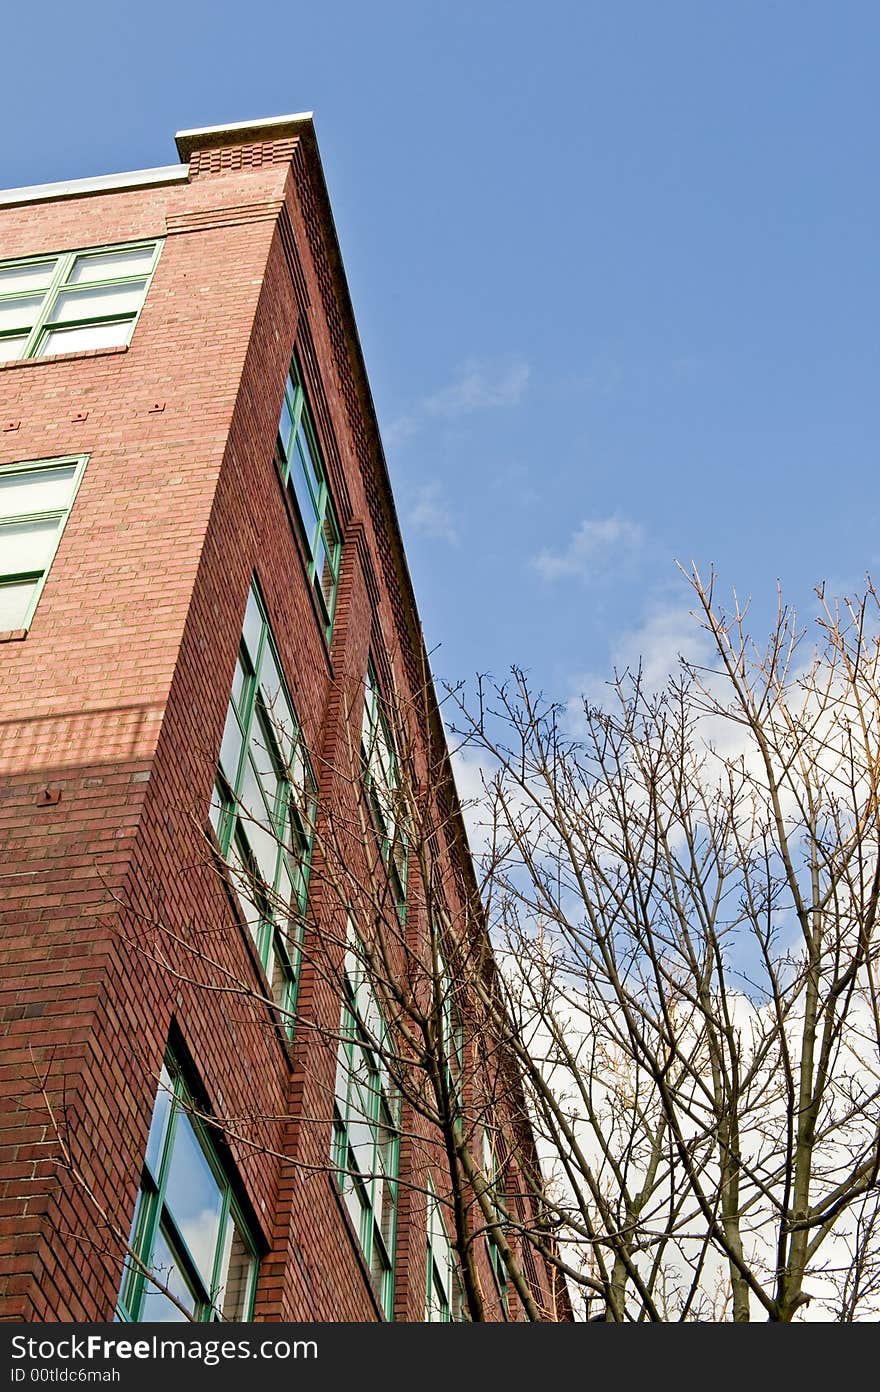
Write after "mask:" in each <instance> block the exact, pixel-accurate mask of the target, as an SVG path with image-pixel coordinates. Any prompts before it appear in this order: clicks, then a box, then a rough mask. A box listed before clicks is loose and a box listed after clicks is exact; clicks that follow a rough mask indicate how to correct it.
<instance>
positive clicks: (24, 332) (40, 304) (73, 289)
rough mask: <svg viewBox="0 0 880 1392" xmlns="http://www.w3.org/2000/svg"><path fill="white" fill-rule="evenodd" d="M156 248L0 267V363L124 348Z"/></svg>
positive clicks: (98, 251) (134, 246) (144, 245)
mask: <svg viewBox="0 0 880 1392" xmlns="http://www.w3.org/2000/svg"><path fill="white" fill-rule="evenodd" d="M160 249H161V242H140V243H135V242H132V243H129V244H127V245H126V246H115V247H98V248H95V249H94V250H89V251H65V252H61V253H60V254H58V255H55V256H40V257H37V258H31V259H30V260H24V261H0V362H10V361H12V360H13V359H14V358H44V357H46V355H47V354H49V353H80V352H84V351H85V350H87V349H89V348H110V347H113V346H115V345H117V344H125V343H128V342H130V340H131V336H132V333H133V332H134V326H135V324H136V323H137V319H138V315H139V314H140V312H141V309H142V307H143V303H144V299H145V297H146V293H147V289H148V287H149V284H150V280H151V278H152V275H153V272H154V270H155V269H156V262H157V260H158V259H159V251H160Z"/></svg>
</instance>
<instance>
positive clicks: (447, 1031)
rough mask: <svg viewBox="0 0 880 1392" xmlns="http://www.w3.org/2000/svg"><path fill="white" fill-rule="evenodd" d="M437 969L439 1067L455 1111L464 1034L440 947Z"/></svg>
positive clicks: (459, 1094)
mask: <svg viewBox="0 0 880 1392" xmlns="http://www.w3.org/2000/svg"><path fill="white" fill-rule="evenodd" d="M438 936H439V934H438ZM437 966H438V973H437V979H436V982H435V991H436V1006H437V1009H438V1010H439V1012H440V1043H441V1048H442V1053H443V1066H444V1070H445V1074H446V1087H447V1090H448V1092H449V1099H450V1102H451V1104H452V1106H453V1107H455V1108H456V1109H457V1108H458V1107H459V1106H460V1105H461V1089H462V1075H463V1072H464V1030H463V1028H462V1023H461V1016H460V1014H459V1012H458V1005H457V1003H456V990H455V980H454V978H453V975H452V972H451V971H450V970H449V965H448V963H447V961H446V957H445V955H444V953H443V949H442V948H441V947H438V954H437Z"/></svg>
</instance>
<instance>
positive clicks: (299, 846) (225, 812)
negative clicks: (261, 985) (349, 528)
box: [210, 581, 318, 1036]
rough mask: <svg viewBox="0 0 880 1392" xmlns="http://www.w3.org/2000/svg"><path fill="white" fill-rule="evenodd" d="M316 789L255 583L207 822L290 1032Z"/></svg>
mask: <svg viewBox="0 0 880 1392" xmlns="http://www.w3.org/2000/svg"><path fill="white" fill-rule="evenodd" d="M317 798H318V789H317V783H316V781H315V776H314V774H313V772H312V767H311V764H310V762H309V757H308V753H307V750H306V747H305V741H304V739H303V734H302V729H301V727H300V724H299V721H298V720H297V718H296V712H295V710H294V706H293V702H292V700H291V699H290V693H289V691H288V686H287V682H286V680H285V677H284V673H283V670H282V667H281V662H280V659H279V657H278V650H277V648H276V645H275V641H274V639H273V637H272V631H271V629H270V626H269V620H268V618H267V617H266V610H265V606H264V604H263V600H262V597H261V595H260V592H259V589H258V587H257V584H256V581H254V582H253V583H252V584H251V587H250V590H249V592H248V599H247V607H246V610H245V617H244V626H243V628H242V635H241V641H240V643H239V650H238V656H237V659H236V664H235V675H234V677H233V681H232V693H231V695H230V699H229V708H228V710H227V713H226V724H225V727H224V730H223V739H222V742H221V745H220V757H219V763H218V770H217V778H216V781H215V784H214V794H213V797H212V800H211V808H210V817H211V823H212V825H213V827H214V831H215V833H216V835H217V841H218V843H219V847H220V851H221V854H222V855H223V857H224V859H225V860H226V863H227V866H228V868H229V871H230V877H231V880H232V884H233V887H234V889H235V891H236V894H237V896H238V901H239V904H240V905H241V909H242V912H243V914H244V917H245V921H246V922H247V926H248V929H249V931H250V934H251V937H252V938H253V941H254V945H255V947H256V951H257V955H258V956H259V959H260V962H261V963H262V966H263V969H264V971H265V973H266V977H267V979H268V982H269V987H270V991H271V993H272V999H273V1000H274V1002H275V1005H276V1006H277V1008H278V1010H279V1011H280V1013H281V1019H282V1023H283V1025H284V1029H285V1032H286V1033H287V1035H288V1036H290V1035H292V1033H293V1016H294V1011H295V1008H296V993H297V986H298V982H299V968H300V955H301V945H302V932H303V926H304V922H305V913H306V906H307V902H308V886H309V870H310V866H311V858H312V843H313V840H314V831H315V817H316V813H317Z"/></svg>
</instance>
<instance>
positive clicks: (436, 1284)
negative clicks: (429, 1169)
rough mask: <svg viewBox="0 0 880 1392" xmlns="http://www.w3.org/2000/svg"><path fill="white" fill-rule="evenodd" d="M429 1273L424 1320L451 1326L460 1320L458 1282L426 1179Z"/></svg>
mask: <svg viewBox="0 0 880 1392" xmlns="http://www.w3.org/2000/svg"><path fill="white" fill-rule="evenodd" d="M428 1189H429V1191H430V1192H429V1194H428V1271H427V1292H426V1296H425V1320H426V1322H427V1323H428V1324H450V1323H452V1322H454V1321H456V1320H460V1319H461V1318H462V1298H461V1295H462V1292H461V1280H460V1278H459V1274H458V1264H457V1262H456V1260H455V1252H454V1251H453V1249H452V1247H451V1245H450V1242H449V1238H448V1236H447V1234H446V1224H445V1223H444V1221H443V1213H442V1211H441V1209H440V1204H439V1203H438V1201H437V1196H436V1194H435V1193H434V1186H433V1184H432V1183H431V1180H430V1179H429V1180H428Z"/></svg>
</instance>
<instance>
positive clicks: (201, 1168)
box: [165, 1114, 223, 1286]
mask: <svg viewBox="0 0 880 1392" xmlns="http://www.w3.org/2000/svg"><path fill="white" fill-rule="evenodd" d="M165 1202H166V1204H167V1205H168V1208H169V1209H170V1210H171V1213H172V1216H173V1218H174V1221H175V1223H176V1224H177V1227H178V1229H179V1231H180V1234H181V1236H182V1237H183V1240H184V1242H185V1243H186V1245H187V1247H188V1249H189V1253H190V1255H191V1257H192V1258H193V1261H194V1262H195V1263H196V1266H197V1267H198V1269H199V1271H200V1272H201V1275H202V1278H203V1280H204V1282H205V1285H206V1286H210V1284H211V1277H212V1274H213V1266H214V1254H215V1252H216V1250H217V1237H218V1234H219V1231H220V1216H221V1213H222V1210H223V1195H222V1193H221V1192H220V1189H219V1188H218V1185H217V1181H216V1180H215V1178H214V1175H213V1173H212V1171H211V1167H210V1165H209V1164H208V1162H207V1160H206V1158H205V1153H204V1151H203V1150H202V1147H201V1146H200V1145H199V1142H198V1139H197V1137H196V1134H195V1132H194V1130H193V1128H192V1123H191V1122H190V1120H189V1118H188V1117H186V1116H183V1115H182V1114H181V1115H180V1116H179V1117H178V1119H177V1131H176V1134H175V1137H174V1153H173V1156H172V1159H171V1169H170V1173H169V1175H168V1185H167V1188H166V1190H165Z"/></svg>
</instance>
